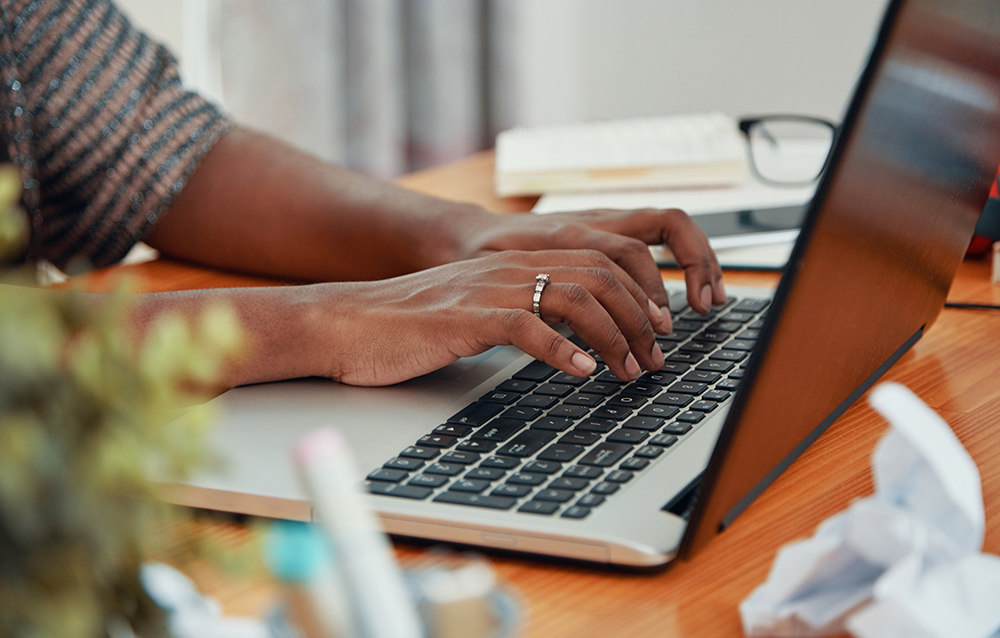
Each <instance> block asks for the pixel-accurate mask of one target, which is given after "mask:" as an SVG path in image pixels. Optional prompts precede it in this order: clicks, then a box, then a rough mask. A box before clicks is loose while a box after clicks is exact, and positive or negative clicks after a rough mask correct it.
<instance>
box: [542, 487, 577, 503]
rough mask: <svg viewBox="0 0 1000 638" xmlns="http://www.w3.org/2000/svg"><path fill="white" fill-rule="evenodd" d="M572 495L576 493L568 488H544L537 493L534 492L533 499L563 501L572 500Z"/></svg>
mask: <svg viewBox="0 0 1000 638" xmlns="http://www.w3.org/2000/svg"><path fill="white" fill-rule="evenodd" d="M574 496H576V493H575V492H571V491H569V490H553V489H548V488H546V489H544V490H539V491H538V493H537V494H535V500H536V501H551V502H553V503H565V502H567V501H570V500H572V499H573V497H574Z"/></svg>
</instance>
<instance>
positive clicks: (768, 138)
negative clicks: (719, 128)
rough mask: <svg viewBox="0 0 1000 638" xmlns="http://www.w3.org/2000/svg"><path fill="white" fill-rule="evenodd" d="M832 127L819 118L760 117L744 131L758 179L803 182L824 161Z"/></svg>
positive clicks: (810, 179)
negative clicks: (813, 120)
mask: <svg viewBox="0 0 1000 638" xmlns="http://www.w3.org/2000/svg"><path fill="white" fill-rule="evenodd" d="M833 133H834V129H833V128H832V127H830V126H827V125H825V124H823V123H821V122H812V121H809V120H794V119H787V120H786V119H764V120H761V121H759V122H756V123H754V125H753V126H751V127H750V130H749V131H747V141H748V143H749V145H750V157H751V159H752V161H753V165H754V169H755V170H756V171H757V174H758V176H759V177H760V178H761V179H764V180H767V181H770V182H776V183H781V184H807V183H809V182H811V181H813V180H815V179H816V178H817V177H819V174H820V172H821V171H822V170H823V166H824V165H825V164H826V158H827V155H829V153H830V147H831V145H832V144H833Z"/></svg>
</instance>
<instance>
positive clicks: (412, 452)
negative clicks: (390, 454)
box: [399, 445, 441, 461]
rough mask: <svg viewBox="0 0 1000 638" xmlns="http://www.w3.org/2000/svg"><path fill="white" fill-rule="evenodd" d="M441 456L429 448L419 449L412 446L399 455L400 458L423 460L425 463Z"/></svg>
mask: <svg viewBox="0 0 1000 638" xmlns="http://www.w3.org/2000/svg"><path fill="white" fill-rule="evenodd" d="M439 454H441V453H440V452H438V451H437V450H435V449H433V448H429V447H417V446H415V445H411V446H410V447H408V448H406V449H405V450H403V451H402V452H400V453H399V455H400V456H402V457H405V458H411V459H423V460H425V461H427V460H429V459H433V458H434V457H436V456H438V455H439Z"/></svg>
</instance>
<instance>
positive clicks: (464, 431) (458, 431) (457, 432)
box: [434, 423, 472, 438]
mask: <svg viewBox="0 0 1000 638" xmlns="http://www.w3.org/2000/svg"><path fill="white" fill-rule="evenodd" d="M470 432H472V427H471V426H468V425H457V424H455V423H445V424H444V425H439V426H437V427H436V428H434V434H443V435H445V436H454V437H458V438H461V437H463V436H468V435H469V433H470Z"/></svg>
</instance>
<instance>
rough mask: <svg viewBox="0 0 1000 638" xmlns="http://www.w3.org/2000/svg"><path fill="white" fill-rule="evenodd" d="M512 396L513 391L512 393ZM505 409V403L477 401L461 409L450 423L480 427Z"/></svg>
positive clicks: (449, 420)
mask: <svg viewBox="0 0 1000 638" xmlns="http://www.w3.org/2000/svg"><path fill="white" fill-rule="evenodd" d="M511 395H512V396H515V395H513V393H511ZM502 411H503V404H500V403H488V402H486V401H476V402H475V403H472V404H469V405H468V406H466V407H465V408H463V409H461V410H459V412H458V414H456V415H455V416H453V417H451V418H450V419H448V423H455V424H457V425H470V426H472V427H474V428H475V427H479V426H480V425H482V424H483V423H486V422H487V421H489V420H490V419H492V418H493V417H495V416H496V415H498V414H500V413H501V412H502Z"/></svg>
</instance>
